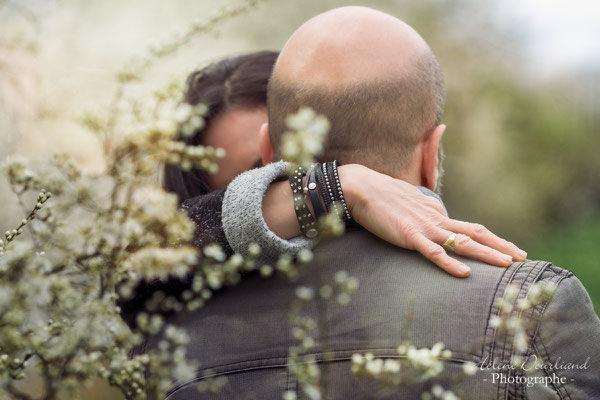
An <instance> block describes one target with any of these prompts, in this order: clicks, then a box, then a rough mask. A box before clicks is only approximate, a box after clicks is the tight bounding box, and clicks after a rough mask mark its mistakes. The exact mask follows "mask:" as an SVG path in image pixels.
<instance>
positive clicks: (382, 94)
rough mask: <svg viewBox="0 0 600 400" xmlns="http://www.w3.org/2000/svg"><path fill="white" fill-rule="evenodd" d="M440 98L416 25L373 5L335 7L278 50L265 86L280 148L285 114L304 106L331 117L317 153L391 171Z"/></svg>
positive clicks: (434, 114)
mask: <svg viewBox="0 0 600 400" xmlns="http://www.w3.org/2000/svg"><path fill="white" fill-rule="evenodd" d="M443 98H444V94H443V82H442V76H441V71H440V68H439V65H438V63H437V60H436V59H435V56H434V55H433V53H432V52H431V50H430V49H429V46H427V44H426V43H425V41H424V40H423V39H422V38H421V36H419V34H418V33H417V32H415V30H414V29H412V28H411V27H410V26H409V25H407V24H406V23H404V22H402V21H400V20H399V19H397V18H395V17H392V16H391V15H388V14H385V13H382V12H379V11H376V10H373V9H369V8H365V7H342V8H337V9H334V10H331V11H328V12H326V13H323V14H320V15H318V16H316V17H314V18H312V19H310V20H309V21H307V22H306V23H304V24H303V25H302V26H301V27H300V28H298V30H296V32H294V34H293V35H292V36H291V37H290V39H289V40H288V42H287V43H286V45H285V46H284V48H283V50H282V51H281V54H280V56H279V58H278V60H277V63H276V64H275V68H274V71H273V76H272V79H271V83H270V85H269V92H268V101H269V127H270V135H271V141H272V143H273V146H274V150H275V153H276V154H279V153H278V151H279V150H280V149H279V147H280V146H279V144H280V137H281V135H282V133H283V132H284V131H285V122H284V120H285V116H286V115H288V114H290V113H293V112H296V111H297V110H298V109H299V108H301V107H303V106H308V107H311V108H313V109H314V110H315V111H317V112H318V113H321V114H324V115H326V116H327V117H328V118H329V120H330V121H331V123H332V130H331V132H330V134H329V135H328V139H327V143H326V154H325V155H324V157H323V158H328V159H332V158H337V159H338V160H340V162H342V163H348V162H359V163H363V164H365V165H369V166H371V167H373V168H375V169H378V170H380V171H382V172H392V170H394V169H397V168H403V167H405V166H406V165H407V164H408V163H409V162H410V158H411V154H412V150H413V149H414V146H415V145H416V143H418V141H419V139H420V138H421V137H422V136H423V135H424V134H426V133H427V132H428V131H429V130H430V129H431V128H432V127H434V126H435V125H436V124H437V123H439V118H440V117H441V111H442V107H443Z"/></svg>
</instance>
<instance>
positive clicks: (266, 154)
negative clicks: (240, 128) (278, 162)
mask: <svg viewBox="0 0 600 400" xmlns="http://www.w3.org/2000/svg"><path fill="white" fill-rule="evenodd" d="M258 140H259V144H258V145H259V147H260V156H261V157H262V162H263V165H267V164H270V163H272V162H273V145H272V144H271V137H269V124H267V123H265V124H262V125H261V127H260V132H259V134H258Z"/></svg>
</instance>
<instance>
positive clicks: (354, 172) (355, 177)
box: [338, 164, 374, 214]
mask: <svg viewBox="0 0 600 400" xmlns="http://www.w3.org/2000/svg"><path fill="white" fill-rule="evenodd" d="M367 170H369V169H368V168H366V167H364V166H362V165H360V164H344V165H342V166H339V167H338V175H339V178H340V183H341V185H342V190H343V192H344V198H345V199H346V204H347V206H348V211H350V214H352V210H354V209H355V207H356V206H357V205H358V204H360V203H363V202H364V201H365V199H366V196H367V192H368V191H367V190H365V186H366V185H367V179H366V177H365V171H367ZM371 172H374V171H371Z"/></svg>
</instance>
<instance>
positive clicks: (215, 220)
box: [119, 190, 233, 326]
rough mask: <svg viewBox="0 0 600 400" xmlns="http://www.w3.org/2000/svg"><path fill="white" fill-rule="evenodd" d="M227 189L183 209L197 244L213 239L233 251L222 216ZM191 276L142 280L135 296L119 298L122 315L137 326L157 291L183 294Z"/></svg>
mask: <svg viewBox="0 0 600 400" xmlns="http://www.w3.org/2000/svg"><path fill="white" fill-rule="evenodd" d="M224 194H225V191H224V190H216V191H214V192H211V193H207V194H204V195H201V196H197V197H193V198H191V199H188V200H185V201H184V202H183V203H182V204H181V209H183V210H185V211H186V212H187V213H188V216H189V217H190V219H191V220H192V221H193V222H194V223H195V224H196V231H195V233H194V238H193V244H194V245H195V246H197V247H199V248H200V249H201V248H202V247H204V246H206V245H207V244H209V243H213V242H216V243H219V244H220V245H221V246H222V247H223V250H224V251H225V252H226V253H228V254H232V253H233V251H232V250H231V247H230V246H229V244H228V243H227V239H226V238H225V233H224V232H223V224H222V220H221V205H222V204H223V196H224ZM190 284H191V283H190V277H189V276H185V277H182V278H179V277H171V278H169V279H167V280H166V281H164V280H160V279H155V280H152V281H150V282H147V281H142V282H140V283H138V285H137V286H136V287H135V289H134V296H133V297H132V298H131V299H127V300H122V301H120V302H119V305H120V307H121V316H122V317H123V318H124V319H125V321H126V322H127V323H128V324H129V325H130V326H135V317H136V315H137V313H138V312H139V311H141V310H143V309H144V305H145V303H146V301H148V300H149V299H150V298H151V297H152V295H153V294H154V292H156V291H159V290H160V291H162V292H163V293H164V294H165V295H166V296H173V297H175V298H179V296H180V295H181V293H182V292H183V291H185V290H186V289H189V287H190Z"/></svg>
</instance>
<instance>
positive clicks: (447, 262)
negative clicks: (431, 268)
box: [412, 233, 471, 278]
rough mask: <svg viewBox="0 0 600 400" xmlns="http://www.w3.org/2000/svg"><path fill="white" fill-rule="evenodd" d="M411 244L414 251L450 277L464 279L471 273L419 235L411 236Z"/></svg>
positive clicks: (469, 269)
mask: <svg viewBox="0 0 600 400" xmlns="http://www.w3.org/2000/svg"><path fill="white" fill-rule="evenodd" d="M412 244H413V246H414V248H415V250H417V251H418V252H419V253H421V254H423V255H424V256H425V257H426V258H428V259H429V260H431V262H433V263H434V264H435V265H437V266H438V267H440V268H441V269H443V270H444V271H446V272H448V273H449V274H451V275H454V276H457V277H459V278H464V277H466V276H469V274H470V273H471V268H469V267H467V266H466V265H465V264H464V263H461V262H460V261H458V260H456V259H454V258H452V257H450V256H449V255H448V254H447V253H446V250H444V248H443V247H442V246H440V245H439V244H436V243H434V242H432V241H431V240H429V239H427V238H426V237H425V236H423V235H422V234H420V233H419V234H417V235H415V236H413V243H412Z"/></svg>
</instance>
